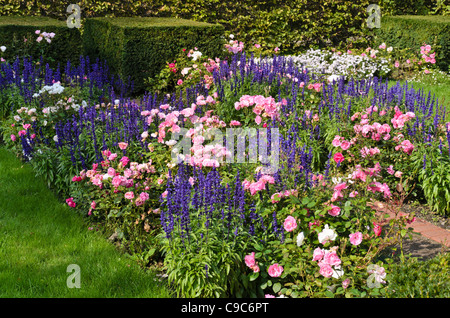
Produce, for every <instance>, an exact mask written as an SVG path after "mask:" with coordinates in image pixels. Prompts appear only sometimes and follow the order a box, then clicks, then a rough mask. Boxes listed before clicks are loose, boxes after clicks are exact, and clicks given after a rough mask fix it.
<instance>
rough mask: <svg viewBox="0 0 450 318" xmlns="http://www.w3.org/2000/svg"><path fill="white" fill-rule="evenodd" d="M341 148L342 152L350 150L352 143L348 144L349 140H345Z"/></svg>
mask: <svg viewBox="0 0 450 318" xmlns="http://www.w3.org/2000/svg"><path fill="white" fill-rule="evenodd" d="M341 148H342V150H347V149H348V148H350V142H348V141H347V140H344V141H343V142H342V143H341Z"/></svg>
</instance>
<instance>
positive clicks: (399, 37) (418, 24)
mask: <svg viewBox="0 0 450 318" xmlns="http://www.w3.org/2000/svg"><path fill="white" fill-rule="evenodd" d="M374 33H375V41H376V43H382V42H385V43H389V45H391V46H393V47H394V48H400V49H408V50H411V51H412V52H418V51H419V50H420V47H421V46H423V45H424V43H426V44H429V45H431V46H432V47H433V48H436V64H437V65H438V66H439V68H440V69H441V70H443V71H445V72H447V71H448V70H449V66H450V17H448V16H383V17H382V18H381V28H379V29H375V31H374Z"/></svg>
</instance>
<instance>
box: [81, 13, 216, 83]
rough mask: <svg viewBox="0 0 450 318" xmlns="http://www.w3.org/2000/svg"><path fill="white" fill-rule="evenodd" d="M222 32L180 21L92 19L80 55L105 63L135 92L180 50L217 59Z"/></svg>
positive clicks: (210, 27)
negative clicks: (83, 54)
mask: <svg viewBox="0 0 450 318" xmlns="http://www.w3.org/2000/svg"><path fill="white" fill-rule="evenodd" d="M223 32H224V29H223V27H222V26H221V25H218V24H214V25H212V24H207V23H200V22H194V21H188V20H183V19H173V18H139V17H137V18H114V19H107V18H94V19H88V20H86V24H85V26H84V35H83V41H84V52H85V54H86V55H88V56H90V57H99V58H100V59H104V60H106V61H107V62H108V64H109V66H110V69H111V70H112V71H113V72H114V73H115V74H118V75H120V76H121V77H122V78H123V79H127V78H130V79H131V80H132V81H133V82H134V88H135V91H141V90H142V89H143V88H144V87H145V82H144V80H146V79H148V78H153V77H155V76H157V75H158V74H159V73H160V71H161V70H162V69H163V68H164V67H165V66H166V63H167V62H169V63H171V62H172V61H173V59H174V57H176V56H177V55H178V54H179V52H181V50H182V49H183V48H185V49H186V48H187V49H190V48H194V47H197V48H198V50H200V51H201V52H202V53H203V54H205V55H207V56H214V57H219V56H221V55H222V52H223Z"/></svg>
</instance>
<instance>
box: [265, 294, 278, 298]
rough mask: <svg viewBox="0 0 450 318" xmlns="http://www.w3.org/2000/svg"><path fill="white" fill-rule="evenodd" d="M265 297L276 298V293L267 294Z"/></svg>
mask: <svg viewBox="0 0 450 318" xmlns="http://www.w3.org/2000/svg"><path fill="white" fill-rule="evenodd" d="M264 298H276V297H275V296H274V295H270V294H265V295H264Z"/></svg>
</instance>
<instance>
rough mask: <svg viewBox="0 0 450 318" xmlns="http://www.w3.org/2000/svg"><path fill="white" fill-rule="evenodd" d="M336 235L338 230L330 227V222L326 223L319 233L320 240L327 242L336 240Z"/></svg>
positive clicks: (322, 242) (323, 242)
mask: <svg viewBox="0 0 450 318" xmlns="http://www.w3.org/2000/svg"><path fill="white" fill-rule="evenodd" d="M336 237H337V234H336V232H335V231H334V230H333V229H330V228H329V227H328V224H326V225H325V227H324V229H323V230H322V232H320V233H319V242H320V243H321V244H325V243H326V242H328V241H334V240H335V239H336Z"/></svg>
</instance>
